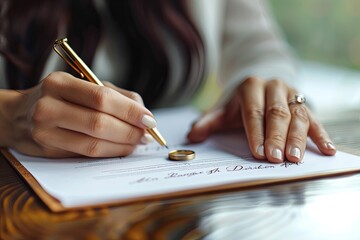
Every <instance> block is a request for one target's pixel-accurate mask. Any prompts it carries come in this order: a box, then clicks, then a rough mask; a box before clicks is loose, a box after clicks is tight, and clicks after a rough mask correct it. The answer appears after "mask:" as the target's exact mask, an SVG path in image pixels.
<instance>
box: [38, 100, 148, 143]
mask: <svg viewBox="0 0 360 240" xmlns="http://www.w3.org/2000/svg"><path fill="white" fill-rule="evenodd" d="M42 101H45V100H42ZM46 101H47V103H46V106H44V107H42V108H43V109H42V110H41V111H42V112H43V115H44V116H43V117H39V115H40V114H41V113H37V121H38V124H42V123H40V121H41V122H44V123H45V124H46V123H48V122H50V123H51V124H52V125H54V126H57V127H60V128H64V129H68V130H72V131H76V132H79V133H84V134H87V135H90V136H92V137H95V138H99V139H103V140H107V141H111V142H114V143H123V144H138V143H140V140H141V138H142V137H143V135H144V130H143V129H141V128H138V127H135V126H133V125H130V124H128V123H126V122H123V121H121V120H119V119H117V118H115V117H113V116H111V115H108V114H105V113H102V112H98V111H94V110H93V109H90V108H84V107H82V106H79V105H74V104H71V103H69V102H61V101H58V100H56V99H54V98H47V100H46ZM44 105H45V104H44ZM38 111H39V110H38ZM40 119H41V120H40Z"/></svg>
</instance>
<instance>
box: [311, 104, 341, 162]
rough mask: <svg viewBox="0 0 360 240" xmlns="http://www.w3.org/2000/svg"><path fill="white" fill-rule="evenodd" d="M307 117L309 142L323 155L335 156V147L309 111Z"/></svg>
mask: <svg viewBox="0 0 360 240" xmlns="http://www.w3.org/2000/svg"><path fill="white" fill-rule="evenodd" d="M308 115H309V118H310V129H309V137H310V138H311V140H312V141H313V142H314V143H315V144H316V146H317V147H318V148H319V150H320V151H321V152H322V153H323V154H325V155H330V156H332V155H335V153H336V147H335V145H334V144H333V142H332V140H331V139H330V137H329V134H328V133H327V131H326V130H325V128H324V127H323V125H322V124H321V123H320V122H319V121H318V120H316V119H315V117H314V116H313V114H312V113H311V112H310V110H308Z"/></svg>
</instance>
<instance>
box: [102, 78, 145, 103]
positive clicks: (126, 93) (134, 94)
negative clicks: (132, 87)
mask: <svg viewBox="0 0 360 240" xmlns="http://www.w3.org/2000/svg"><path fill="white" fill-rule="evenodd" d="M104 85H105V86H107V87H110V88H112V89H114V90H115V91H117V92H119V93H121V94H122V95H124V96H126V97H128V98H130V99H132V100H134V101H135V102H137V103H139V104H141V105H142V106H144V101H143V99H142V97H141V96H140V94H138V93H137V92H133V91H128V90H125V89H123V88H119V87H117V86H115V85H114V84H112V83H110V82H104Z"/></svg>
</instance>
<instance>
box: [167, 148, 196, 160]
mask: <svg viewBox="0 0 360 240" xmlns="http://www.w3.org/2000/svg"><path fill="white" fill-rule="evenodd" d="M194 158H195V152H194V151H192V150H173V151H171V152H169V159H170V160H175V161H188V160H192V159H194Z"/></svg>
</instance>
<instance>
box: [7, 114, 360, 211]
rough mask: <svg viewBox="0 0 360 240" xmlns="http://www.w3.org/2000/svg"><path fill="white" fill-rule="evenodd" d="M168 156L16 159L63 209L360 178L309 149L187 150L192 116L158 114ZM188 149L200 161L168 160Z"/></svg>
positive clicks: (356, 161)
mask: <svg viewBox="0 0 360 240" xmlns="http://www.w3.org/2000/svg"><path fill="white" fill-rule="evenodd" d="M154 114H155V117H156V119H157V121H158V129H159V130H160V132H161V133H162V134H163V136H164V137H165V139H166V140H167V142H168V145H169V149H166V148H164V147H161V146H159V145H158V144H157V143H156V142H154V143H152V144H150V145H142V146H139V147H138V148H137V149H136V151H135V152H134V153H133V154H132V155H130V156H127V157H117V158H106V159H93V158H71V159H68V158H67V159H47V158H38V157H29V156H25V155H22V154H20V153H18V152H15V151H13V150H11V151H10V152H11V153H12V155H13V156H14V157H15V158H16V159H17V160H18V161H19V162H20V163H21V165H22V166H24V167H25V168H26V169H27V170H28V172H29V173H30V174H31V175H32V176H33V177H34V178H35V179H36V181H37V182H38V183H39V185H40V186H41V187H42V188H43V189H44V190H45V191H46V192H47V193H48V194H50V195H51V196H52V197H53V198H55V199H57V200H58V201H59V202H60V204H61V205H62V206H64V208H77V207H85V206H97V205H104V204H113V203H128V202H132V201H136V200H139V199H141V200H147V199H159V198H162V197H173V196H182V195H186V194H193V193H201V192H208V191H216V190H219V189H220V190H223V189H229V188H234V187H242V186H253V185H257V184H262V183H271V182H282V181H288V180H297V179H304V178H310V177H317V176H324V175H332V174H337V173H342V172H349V171H358V170H360V157H358V156H355V155H351V154H348V153H344V152H338V153H337V154H336V156H332V157H326V156H323V155H322V154H321V153H320V152H319V151H318V150H317V148H316V147H315V146H314V145H313V144H312V143H311V142H309V146H308V148H307V150H306V152H305V156H304V160H303V162H301V163H291V162H284V163H280V164H273V163H269V162H267V161H260V160H255V159H254V158H253V157H252V155H251V153H250V151H249V148H248V144H247V141H246V137H245V135H244V132H242V131H239V132H231V133H222V134H218V135H214V136H212V137H211V138H210V139H208V140H207V141H205V142H204V143H201V144H192V145H188V144H187V143H186V134H187V132H188V130H189V129H190V126H191V123H192V122H193V121H194V120H195V119H196V118H197V117H198V114H199V113H198V112H197V111H195V110H194V109H192V108H174V109H163V110H159V111H157V112H154ZM174 149H190V150H193V151H195V153H196V157H195V159H193V160H189V161H172V160H169V159H168V152H169V151H170V150H174Z"/></svg>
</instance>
